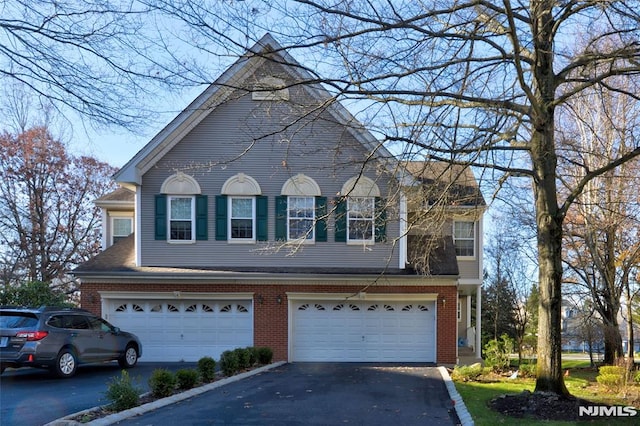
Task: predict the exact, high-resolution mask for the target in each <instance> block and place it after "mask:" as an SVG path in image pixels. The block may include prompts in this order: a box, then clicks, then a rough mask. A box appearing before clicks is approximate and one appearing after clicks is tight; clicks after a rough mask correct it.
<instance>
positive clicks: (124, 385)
mask: <svg viewBox="0 0 640 426" xmlns="http://www.w3.org/2000/svg"><path fill="white" fill-rule="evenodd" d="M141 392H142V391H141V390H140V389H139V388H137V387H135V386H134V385H133V382H132V381H131V377H130V376H129V373H128V372H127V371H126V370H122V373H121V375H120V377H112V378H111V381H110V382H109V383H108V387H107V391H106V392H105V397H106V398H107V400H109V401H110V404H109V405H110V406H111V408H113V409H114V410H116V411H122V410H128V409H129V408H133V407H136V406H137V405H138V403H139V401H140V393H141Z"/></svg>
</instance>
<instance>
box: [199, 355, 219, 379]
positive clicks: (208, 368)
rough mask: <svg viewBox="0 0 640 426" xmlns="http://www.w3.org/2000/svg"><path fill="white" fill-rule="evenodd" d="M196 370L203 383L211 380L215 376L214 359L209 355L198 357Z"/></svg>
mask: <svg viewBox="0 0 640 426" xmlns="http://www.w3.org/2000/svg"><path fill="white" fill-rule="evenodd" d="M198 372H199V373H200V378H201V379H202V381H203V382H204V383H209V382H213V379H214V378H215V377H216V361H215V360H214V359H213V358H211V357H209V356H205V357H202V358H200V359H199V360H198Z"/></svg>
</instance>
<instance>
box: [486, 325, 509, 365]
mask: <svg viewBox="0 0 640 426" xmlns="http://www.w3.org/2000/svg"><path fill="white" fill-rule="evenodd" d="M512 351H513V341H512V340H511V339H510V338H509V336H507V335H506V334H503V335H502V336H501V337H500V339H492V340H489V341H488V342H487V344H486V345H485V346H484V362H485V364H486V365H487V366H488V367H491V368H492V369H493V371H504V370H506V369H507V368H509V355H510V354H511V352H512Z"/></svg>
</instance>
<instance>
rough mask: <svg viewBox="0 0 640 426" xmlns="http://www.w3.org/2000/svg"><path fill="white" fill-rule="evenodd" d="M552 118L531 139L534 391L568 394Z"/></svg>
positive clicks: (559, 216)
mask: <svg viewBox="0 0 640 426" xmlns="http://www.w3.org/2000/svg"><path fill="white" fill-rule="evenodd" d="M553 131H554V129H553V120H550V121H549V122H548V123H547V129H546V131H545V132H536V133H534V136H533V138H532V162H533V166H534V168H535V170H536V177H535V182H534V194H535V203H536V221H537V224H538V235H537V238H538V241H537V244H538V264H539V272H538V275H539V276H538V279H539V286H540V287H539V288H540V302H539V308H538V365H537V380H536V387H535V391H536V392H553V393H557V394H559V395H568V394H569V392H568V390H567V388H566V386H565V384H564V377H563V374H562V335H561V325H562V317H561V314H562V309H561V307H562V292H561V284H562V220H563V217H562V214H561V212H560V211H559V208H558V204H557V191H556V181H555V176H556V173H555V168H556V157H555V150H553V149H551V146H553Z"/></svg>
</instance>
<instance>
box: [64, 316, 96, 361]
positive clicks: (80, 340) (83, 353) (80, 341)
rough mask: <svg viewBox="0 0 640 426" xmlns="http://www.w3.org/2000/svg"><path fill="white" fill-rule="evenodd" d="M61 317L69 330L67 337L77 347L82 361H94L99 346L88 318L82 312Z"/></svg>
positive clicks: (66, 329)
mask: <svg viewBox="0 0 640 426" xmlns="http://www.w3.org/2000/svg"><path fill="white" fill-rule="evenodd" d="M61 319H62V327H63V328H64V329H65V331H66V332H67V339H68V341H69V343H71V344H72V345H73V347H74V348H75V349H76V354H77V355H78V358H79V359H80V361H82V362H89V361H94V360H95V359H96V356H97V355H96V353H97V351H98V347H97V342H96V339H95V337H94V332H93V330H91V328H90V327H89V322H88V321H87V318H86V317H85V316H84V315H81V314H65V315H63V316H62V318H61Z"/></svg>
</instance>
